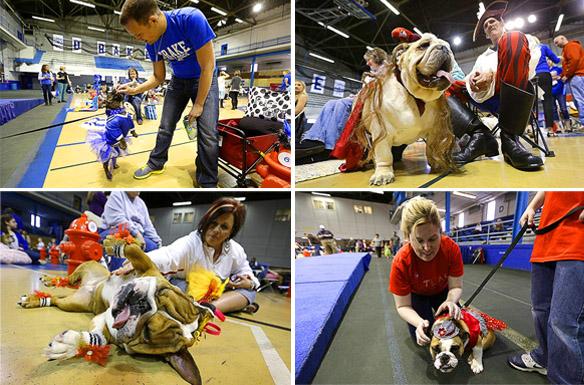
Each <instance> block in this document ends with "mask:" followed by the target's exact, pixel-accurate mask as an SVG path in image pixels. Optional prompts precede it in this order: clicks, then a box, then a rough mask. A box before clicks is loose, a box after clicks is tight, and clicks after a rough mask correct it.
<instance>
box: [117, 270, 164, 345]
mask: <svg viewBox="0 0 584 385" xmlns="http://www.w3.org/2000/svg"><path fill="white" fill-rule="evenodd" d="M155 292H156V279H155V278H154V277H142V278H136V279H133V280H132V281H130V282H128V283H127V284H125V285H123V286H122V287H121V288H120V290H119V291H118V292H117V294H116V295H115V296H114V299H113V302H112V305H111V309H112V316H113V318H114V322H113V324H112V327H113V328H114V329H117V330H118V332H117V340H118V341H119V342H127V341H129V340H131V339H133V338H135V337H136V336H137V335H138V334H139V333H140V332H141V330H142V328H143V327H144V324H145V322H146V321H147V320H148V319H149V318H150V317H151V316H152V315H153V314H154V313H155V312H156V310H157V308H156V302H155V301H154V294H155Z"/></svg>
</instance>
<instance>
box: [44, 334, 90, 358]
mask: <svg viewBox="0 0 584 385" xmlns="http://www.w3.org/2000/svg"><path fill="white" fill-rule="evenodd" d="M80 342H81V333H80V332H77V331H75V330H65V331H64V332H62V333H61V334H58V335H56V336H55V337H54V338H53V340H52V341H51V342H50V343H49V345H48V346H47V347H46V348H45V350H44V351H43V353H44V354H45V357H47V359H49V360H65V359H67V358H71V357H75V356H76V355H77V349H78V348H79V344H80Z"/></svg>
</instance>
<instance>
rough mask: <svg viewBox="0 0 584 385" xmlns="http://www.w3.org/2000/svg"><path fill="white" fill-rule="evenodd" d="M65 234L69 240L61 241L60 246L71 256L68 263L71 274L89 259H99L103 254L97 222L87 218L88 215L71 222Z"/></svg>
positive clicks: (68, 271)
mask: <svg viewBox="0 0 584 385" xmlns="http://www.w3.org/2000/svg"><path fill="white" fill-rule="evenodd" d="M65 234H66V235H67V236H68V237H69V241H67V242H61V244H60V245H59V248H60V249H61V251H62V252H63V253H64V254H66V255H67V256H69V260H68V261H67V263H68V264H69V267H68V268H67V273H68V274H71V273H73V271H74V270H75V269H76V268H77V266H79V265H80V264H82V263H83V262H87V261H91V260H94V261H99V260H100V259H101V257H102V256H103V248H102V246H101V244H100V243H99V234H98V233H97V224H96V223H95V222H93V221H90V220H88V219H87V215H85V214H82V215H81V217H79V218H77V219H75V220H74V221H73V222H71V226H69V229H68V230H65Z"/></svg>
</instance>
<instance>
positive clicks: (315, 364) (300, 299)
mask: <svg viewBox="0 0 584 385" xmlns="http://www.w3.org/2000/svg"><path fill="white" fill-rule="evenodd" d="M370 262H371V256H370V255H369V254H368V253H343V254H332V255H326V256H322V257H312V258H304V259H299V260H297V261H296V272H295V288H296V348H295V350H296V384H309V383H310V382H311V381H312V379H313V378H314V375H315V374H316V371H317V370H318V368H319V366H320V363H321V361H322V358H323V357H324V354H325V353H326V350H327V349H328V347H329V345H330V342H331V340H332V337H333V335H334V333H335V331H336V330H337V328H338V326H339V324H340V322H341V319H342V318H343V315H344V314H345V310H346V308H347V305H348V304H349V301H350V300H351V297H352V296H353V293H354V292H355V290H356V289H357V287H358V286H359V283H360V282H361V279H362V278H363V276H364V275H365V272H367V270H369V263H370Z"/></svg>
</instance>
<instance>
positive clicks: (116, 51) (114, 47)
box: [112, 44, 120, 56]
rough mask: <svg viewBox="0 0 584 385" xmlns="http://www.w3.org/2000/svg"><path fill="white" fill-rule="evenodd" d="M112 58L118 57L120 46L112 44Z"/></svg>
mask: <svg viewBox="0 0 584 385" xmlns="http://www.w3.org/2000/svg"><path fill="white" fill-rule="evenodd" d="M112 56H120V45H119V44H112Z"/></svg>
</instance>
